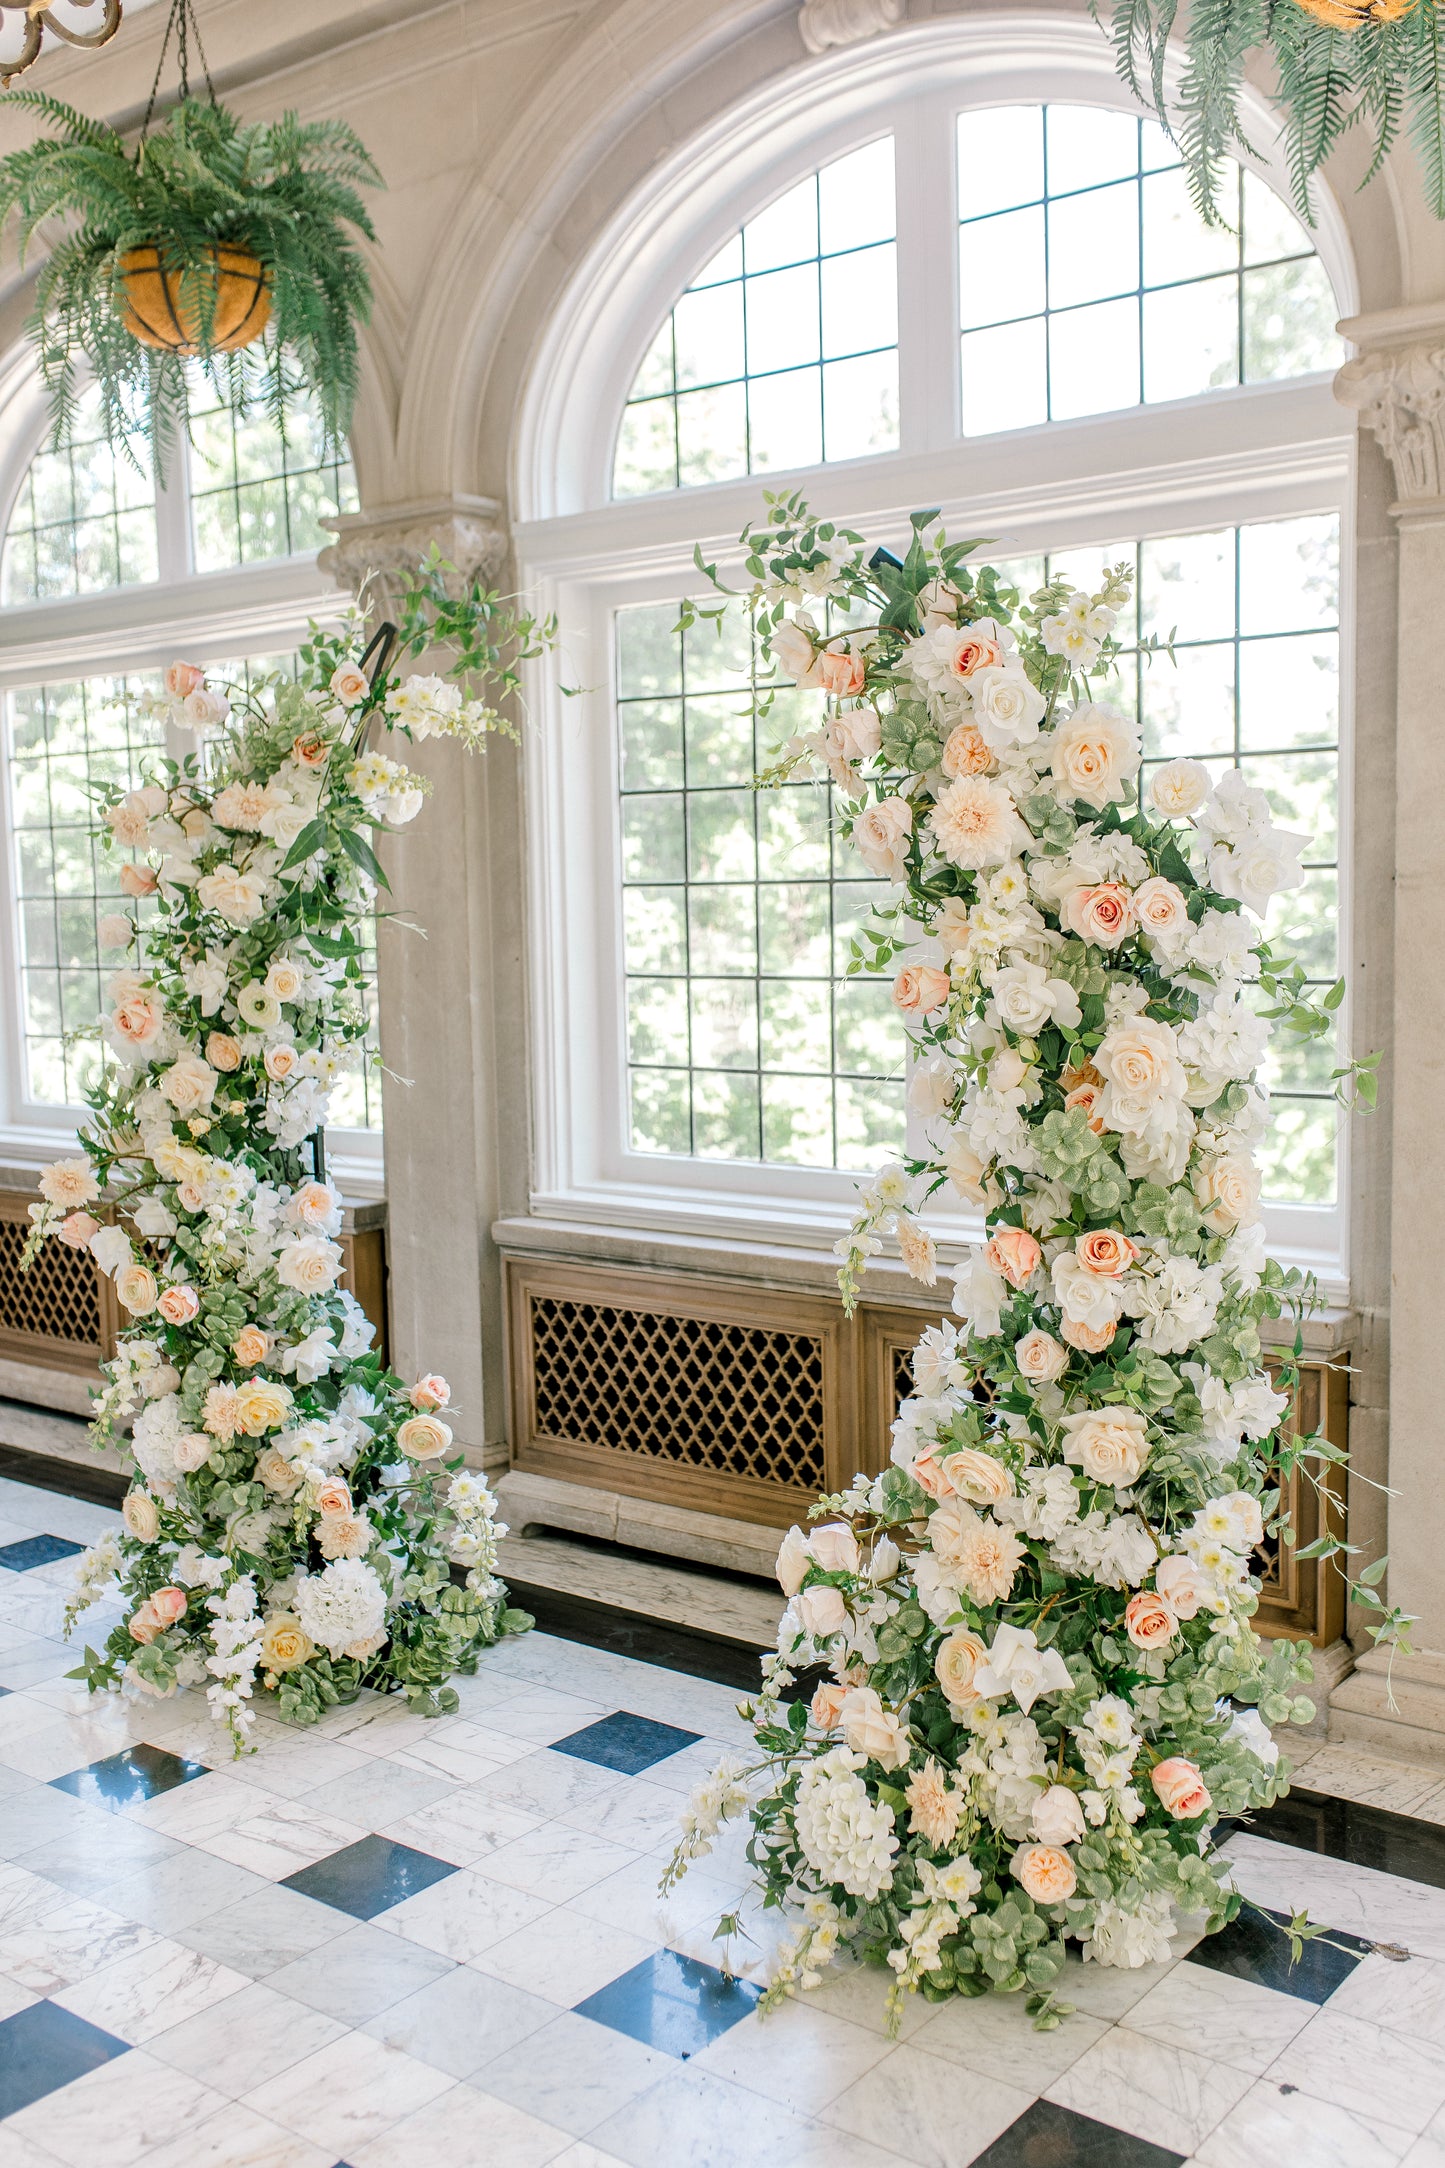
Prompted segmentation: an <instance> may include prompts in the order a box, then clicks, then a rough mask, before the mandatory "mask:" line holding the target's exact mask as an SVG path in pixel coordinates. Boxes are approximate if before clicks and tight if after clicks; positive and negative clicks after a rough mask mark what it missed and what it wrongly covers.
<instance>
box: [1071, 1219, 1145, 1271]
mask: <svg viewBox="0 0 1445 2168" xmlns="http://www.w3.org/2000/svg"><path fill="white" fill-rule="evenodd" d="M1074 1255H1075V1256H1076V1257H1077V1258H1078V1260H1079V1263H1080V1264H1081V1265H1082V1266H1083V1268H1084V1270H1085V1271H1086V1272H1092V1273H1093V1274H1094V1275H1095V1277H1096V1278H1098V1279H1101V1280H1117V1279H1118V1278H1119V1277H1120V1276H1121V1275H1122V1274H1123V1273H1125V1272H1127V1271H1128V1269H1129V1267H1130V1266H1131V1265H1132V1264H1133V1262H1134V1260H1135V1258H1136V1257H1137V1256H1138V1255H1139V1251H1138V1248H1137V1246H1136V1245H1135V1244H1134V1243H1132V1242H1131V1241H1130V1240H1129V1237H1128V1236H1127V1235H1121V1234H1120V1233H1119V1231H1118V1229H1117V1228H1115V1227H1095V1228H1094V1229H1093V1230H1092V1231H1091V1232H1090V1233H1089V1234H1086V1235H1079V1236H1078V1237H1077V1239H1076V1240H1075V1243H1074Z"/></svg>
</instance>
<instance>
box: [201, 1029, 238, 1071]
mask: <svg viewBox="0 0 1445 2168" xmlns="http://www.w3.org/2000/svg"><path fill="white" fill-rule="evenodd" d="M206 1059H207V1061H208V1062H209V1063H210V1065H211V1067H212V1068H213V1069H219V1070H220V1071H221V1073H222V1075H223V1076H229V1075H230V1073H231V1071H232V1070H233V1069H239V1068H240V1066H241V1049H240V1046H239V1045H238V1044H237V1042H236V1040H234V1039H233V1038H232V1037H231V1035H230V1033H229V1032H228V1031H213V1032H212V1033H211V1036H210V1038H209V1039H207V1041H206Z"/></svg>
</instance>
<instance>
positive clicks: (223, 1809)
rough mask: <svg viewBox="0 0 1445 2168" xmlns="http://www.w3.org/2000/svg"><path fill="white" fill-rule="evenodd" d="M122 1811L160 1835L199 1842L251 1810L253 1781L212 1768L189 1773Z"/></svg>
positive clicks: (188, 1841) (254, 1799)
mask: <svg viewBox="0 0 1445 2168" xmlns="http://www.w3.org/2000/svg"><path fill="white" fill-rule="evenodd" d="M172 1751H175V1749H172ZM121 1811H122V1812H123V1813H124V1814H126V1815H127V1816H128V1817H129V1819H130V1820H131V1821H133V1822H140V1823H142V1824H143V1825H144V1827H145V1828H147V1829H158V1830H159V1831H160V1833H161V1835H162V1836H163V1837H176V1838H178V1839H179V1840H180V1842H181V1843H182V1844H200V1843H201V1842H203V1840H204V1839H205V1838H207V1837H212V1836H215V1835H216V1833H217V1832H218V1831H219V1830H222V1829H229V1828H230V1827H231V1825H232V1823H234V1822H239V1821H243V1820H244V1819H245V1817H246V1816H247V1815H248V1814H254V1813H255V1811H256V1792H255V1787H254V1786H253V1785H250V1784H238V1783H237V1782H236V1780H235V1778H234V1777H232V1776H227V1775H224V1774H223V1773H222V1772H221V1771H219V1770H211V1771H209V1772H208V1773H207V1774H206V1775H205V1776H203V1777H192V1779H191V1780H190V1782H189V1783H188V1784H176V1785H173V1786H172V1787H171V1789H170V1791H168V1792H157V1793H156V1795H155V1797H154V1798H153V1799H140V1800H137V1801H136V1803H135V1805H134V1806H129V1807H125V1808H123V1809H122V1810H121Z"/></svg>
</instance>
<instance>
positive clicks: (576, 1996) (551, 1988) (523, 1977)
mask: <svg viewBox="0 0 1445 2168" xmlns="http://www.w3.org/2000/svg"><path fill="white" fill-rule="evenodd" d="M658 1947H659V1945H658V1944H657V1943H655V1942H649V1941H646V1940H645V1939H644V1938H643V1937H642V1936H641V1935H633V1934H628V1933H626V1932H625V1931H624V1930H623V1929H621V1928H618V1927H605V1926H603V1925H602V1923H601V1922H600V1921H598V1920H589V1919H586V1918H584V1917H583V1915H582V1914H581V1913H580V1912H574V1911H573V1910H572V1908H571V1906H570V1905H559V1906H558V1907H557V1908H556V1909H555V1910H554V1911H551V1912H547V1913H545V1914H544V1915H543V1917H542V1918H541V1919H538V1920H536V1921H534V1922H533V1924H532V1925H531V1926H530V1927H526V1928H524V1929H523V1930H522V1931H521V1933H520V1934H514V1935H508V1936H507V1938H506V1939H505V1940H504V1941H501V1942H494V1943H493V1944H492V1945H491V1946H490V1947H489V1948H488V1949H485V1950H483V1951H482V1952H481V1954H480V1956H478V1957H476V1958H474V1959H473V1960H472V1962H473V1963H474V1964H475V1965H476V1967H477V1969H478V1971H479V1972H485V1973H489V1974H490V1975H491V1977H492V1978H493V1979H494V1980H507V1981H510V1983H511V1985H512V1986H513V1987H521V1988H525V1989H526V1990H527V1992H528V1994H530V1995H542V1996H545V1997H546V1999H547V2001H548V2002H555V2003H557V2004H558V2005H560V2007H562V2008H563V2009H568V2010H570V2009H572V2008H574V2007H575V2006H576V2004H578V2003H579V2002H581V2001H583V2000H584V1999H585V1998H586V1997H587V1996H588V1995H594V1994H596V1992H597V1990H598V1988H599V1987H605V1986H606V1985H607V1983H608V1981H609V1980H616V1979H618V1978H620V1977H621V1975H622V1974H623V1973H624V1972H630V1971H631V1969H632V1967H633V1966H634V1965H640V1964H641V1963H642V1960H643V1958H644V1957H649V1956H651V1954H652V1952H653V1951H654V1950H655V1949H657V1948H658Z"/></svg>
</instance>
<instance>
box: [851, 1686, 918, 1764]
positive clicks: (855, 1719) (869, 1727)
mask: <svg viewBox="0 0 1445 2168" xmlns="http://www.w3.org/2000/svg"><path fill="white" fill-rule="evenodd" d="M838 1722H839V1725H840V1726H841V1729H842V1733H843V1738H844V1741H845V1743H846V1744H847V1745H848V1746H850V1747H851V1748H852V1750H853V1752H854V1753H855V1754H866V1755H867V1757H868V1759H869V1760H870V1761H876V1762H877V1763H878V1764H879V1766H880V1767H881V1768H883V1769H902V1768H905V1767H906V1766H907V1764H908V1762H909V1761H910V1760H911V1759H912V1756H913V1745H912V1742H911V1740H910V1739H909V1736H908V1729H907V1726H906V1725H904V1724H902V1723H901V1722H900V1721H899V1719H898V1718H897V1717H896V1716H895V1715H894V1713H893V1711H892V1710H891V1709H885V1708H884V1706H883V1704H882V1702H881V1701H880V1700H879V1698H878V1696H877V1694H875V1693H874V1691H873V1689H872V1687H871V1686H855V1687H854V1688H853V1689H852V1691H851V1692H850V1693H848V1694H846V1695H845V1696H844V1699H843V1703H842V1706H841V1708H840V1709H839V1712H838Z"/></svg>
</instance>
